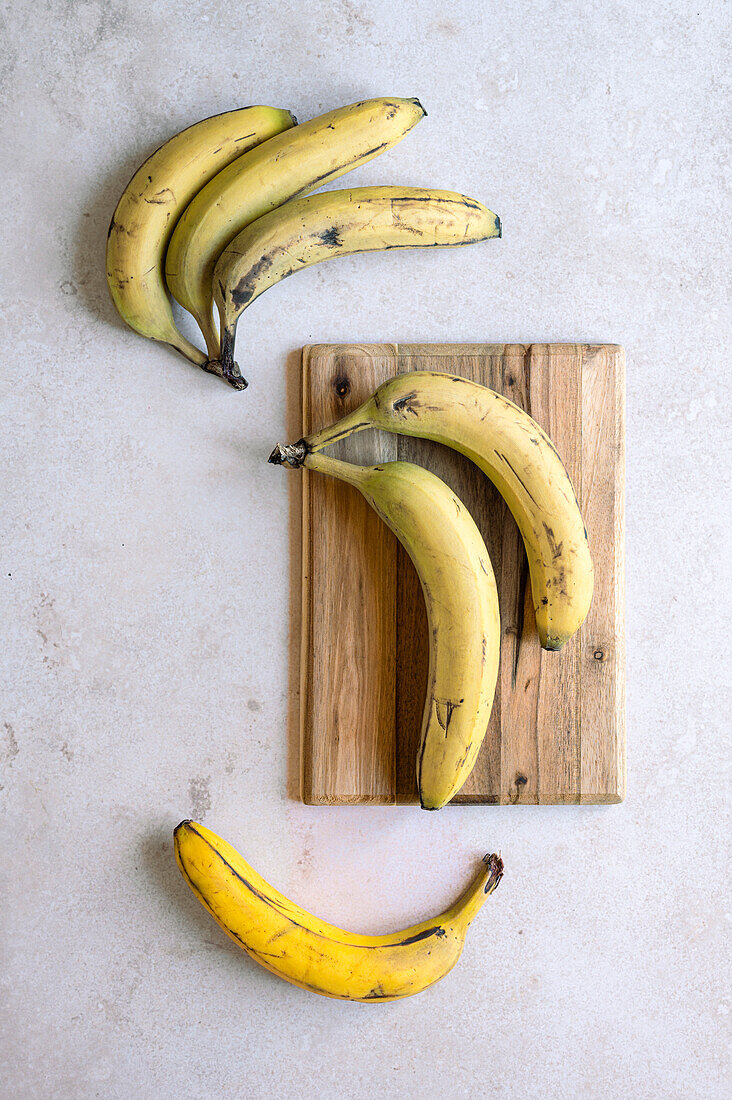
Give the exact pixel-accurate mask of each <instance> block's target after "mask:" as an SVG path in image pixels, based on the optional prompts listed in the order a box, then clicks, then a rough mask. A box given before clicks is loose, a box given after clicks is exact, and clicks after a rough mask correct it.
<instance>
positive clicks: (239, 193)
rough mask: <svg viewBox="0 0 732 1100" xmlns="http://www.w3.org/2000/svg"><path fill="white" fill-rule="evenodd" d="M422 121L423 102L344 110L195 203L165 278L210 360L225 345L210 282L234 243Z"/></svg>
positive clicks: (251, 159) (215, 183)
mask: <svg viewBox="0 0 732 1100" xmlns="http://www.w3.org/2000/svg"><path fill="white" fill-rule="evenodd" d="M424 114H425V111H424V108H423V107H422V104H421V103H420V102H419V100H418V99H397V98H393V97H391V98H382V99H368V100H365V101H364V102H363V103H352V104H350V105H349V106H347V107H340V108H338V110H335V111H329V112H328V113H327V114H325V115H320V116H319V117H318V118H314V119H311V120H310V121H309V122H303V123H301V125H299V126H297V127H296V128H295V129H294V130H291V131H289V132H288V133H286V134H280V135H279V137H277V138H276V139H275V140H273V141H269V142H267V144H266V146H262V147H261V148H259V149H256V150H253V151H252V152H251V153H247V155H246V156H245V157H242V158H240V159H239V160H237V161H235V162H234V163H233V164H230V165H229V167H228V168H226V169H225V170H224V171H223V172H221V173H220V174H219V175H218V176H217V177H216V179H215V180H212V181H211V183H209V184H208V185H207V186H206V187H204V188H203V189H202V190H201V191H200V192H199V193H198V194H197V195H196V197H195V198H194V199H193V201H192V202H191V203H190V205H189V207H188V209H187V210H186V211H185V213H184V214H183V217H182V218H181V219H180V221H179V223H178V225H177V226H176V228H175V231H174V233H173V236H172V239H171V241H170V247H169V248H168V255H167V258H166V261H165V277H166V279H167V283H168V287H169V289H170V292H171V294H172V295H173V297H174V298H175V299H176V301H178V302H180V304H181V305H182V306H185V308H186V309H187V310H189V312H191V313H192V314H193V316H194V317H195V318H196V320H197V321H198V323H199V325H200V327H201V330H202V332H203V334H204V336H205V339H206V345H207V347H208V350H209V355H210V357H211V358H212V359H214V358H215V357H216V356H217V355H218V354H219V337H218V333H217V332H216V326H215V324H214V321H213V298H212V289H211V287H212V282H211V281H212V277H213V270H214V266H215V264H216V261H217V259H218V258H219V256H220V255H221V253H222V251H223V250H224V248H225V247H226V245H227V244H228V243H229V241H230V240H231V239H232V238H233V237H235V236H236V234H237V233H239V232H240V231H241V230H242V229H243V228H244V226H246V225H249V223H250V222H252V221H254V220H255V218H260V217H261V216H262V215H263V214H266V213H268V212H269V211H270V210H273V209H275V207H278V206H281V205H282V203H284V202H287V200H288V199H292V198H294V197H295V196H297V195H303V194H306V193H307V192H309V191H314V190H315V188H316V187H320V186H321V185H322V184H325V183H328V182H329V181H330V180H334V179H336V177H337V176H341V175H343V173H344V172H348V171H349V170H350V169H351V168H356V167H358V165H360V164H365V163H366V161H368V160H371V159H372V157H375V156H378V154H379V153H383V152H384V151H385V150H386V149H389V148H391V146H392V145H396V143H397V142H398V141H401V139H402V138H403V137H405V135H406V134H407V133H408V132H409V131H410V130H411V129H412V127H413V126H415V125H416V123H417V122H419V120H420V119H421V118H422V117H423V116H424Z"/></svg>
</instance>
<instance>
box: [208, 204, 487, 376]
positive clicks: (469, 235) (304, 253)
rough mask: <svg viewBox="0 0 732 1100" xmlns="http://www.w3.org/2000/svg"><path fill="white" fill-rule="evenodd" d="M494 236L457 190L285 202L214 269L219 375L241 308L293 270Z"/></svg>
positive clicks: (229, 359) (481, 210) (226, 365)
mask: <svg viewBox="0 0 732 1100" xmlns="http://www.w3.org/2000/svg"><path fill="white" fill-rule="evenodd" d="M500 235H501V223H500V220H499V219H498V218H497V217H496V215H495V214H493V213H492V212H491V211H490V210H488V209H487V208H486V207H485V206H483V205H482V204H481V203H479V202H476V200H475V199H468V198H466V197H465V195H459V194H457V193H456V192H455V191H433V190H429V191H428V190H425V189H423V188H419V187H356V188H353V189H351V190H348V191H328V192H326V193H324V194H317V195H310V196H308V197H307V198H303V199H297V200H295V201H294V202H289V203H287V205H286V206H284V207H282V208H280V209H279V210H273V211H272V213H270V214H267V215H265V217H263V218H260V219H259V220H258V221H256V222H255V223H254V224H253V225H250V226H248V227H247V228H246V229H244V230H243V231H242V232H241V233H240V234H239V235H238V236H237V237H235V238H234V240H233V241H231V243H230V244H229V245H228V246H227V248H226V249H225V250H224V252H223V253H222V254H221V257H220V258H219V261H218V263H217V264H216V268H215V270H214V279H213V286H214V299H215V301H216V305H217V307H218V310H219V317H220V321H221V324H220V328H221V361H222V365H223V369H224V373H226V371H227V370H228V369H230V364H231V363H233V354H234V337H235V333H236V324H237V321H238V319H239V316H240V314H241V313H242V311H243V310H244V309H246V307H247V306H248V305H249V304H250V303H251V302H253V301H254V299H255V298H257V297H259V295H260V294H262V293H263V292H264V291H265V290H267V288H268V287H270V286H272V285H273V284H274V283H276V282H279V280H280V279H284V278H286V277H287V276H288V275H292V274H293V272H295V271H301V270H302V268H304V267H308V266H310V265H311V264H317V263H320V262H321V261H322V260H332V259H334V258H335V257H336V256H348V255H351V254H352V253H354V252H373V251H377V250H381V249H388V248H417V247H426V246H430V245H431V246H435V245H438V246H439V245H458V244H473V243H475V242H476V241H484V240H487V239H488V238H489V237H500Z"/></svg>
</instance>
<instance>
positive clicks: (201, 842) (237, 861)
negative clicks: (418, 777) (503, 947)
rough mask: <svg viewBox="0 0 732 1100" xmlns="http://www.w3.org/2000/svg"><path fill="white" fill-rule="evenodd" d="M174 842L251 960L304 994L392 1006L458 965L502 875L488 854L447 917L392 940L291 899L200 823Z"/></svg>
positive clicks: (192, 878)
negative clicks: (348, 927)
mask: <svg viewBox="0 0 732 1100" xmlns="http://www.w3.org/2000/svg"><path fill="white" fill-rule="evenodd" d="M173 836H174V838H175V856H176V860H177V861H178V866H179V868H180V870H181V872H182V874H183V877H184V878H185V880H186V882H187V883H188V885H189V886H190V888H191V890H192V891H193V893H194V894H195V895H196V897H197V898H198V900H199V901H200V902H201V903H202V904H203V905H204V906H205V908H206V909H208V911H209V913H210V914H211V916H212V917H213V918H214V920H216V921H217V922H218V923H219V924H220V925H221V927H222V928H223V930H224V932H226V934H227V935H228V936H230V937H231V939H233V940H235V942H236V943H238V944H240V945H241V946H242V947H243V948H244V950H245V951H246V953H247V954H248V955H249V956H250V957H251V958H252V959H255V960H256V962H258V963H261V965H262V966H264V967H265V968H266V969H267V970H269V971H270V972H271V973H272V974H277V975H278V976H279V977H280V978H284V979H285V981H287V982H291V983H292V984H293V985H297V986H299V987H300V988H301V989H308V990H311V991H312V992H313V993H320V994H322V996H324V997H337V998H340V999H341V1000H349V1001H394V1000H397V999H398V998H400V997H410V996H411V995H412V994H413V993H419V992H421V990H423V989H426V988H427V987H428V986H430V985H432V984H433V983H434V982H437V981H439V980H440V978H444V976H445V975H446V974H447V973H448V971H450V970H452V968H453V966H454V965H455V963H456V962H457V961H458V959H459V958H460V953H461V952H462V949H463V942H464V939H465V933H466V931H467V928H468V925H469V924H470V922H471V921H472V919H473V917H474V916H475V914H476V913H477V912H478V910H479V909H480V908H481V906H482V905H483V902H484V901H485V899H486V897H487V896H488V895H489V894H491V893H493V891H494V890H495V888H496V886H497V885H498V883H499V882H500V881H501V877H502V875H503V863H502V861H501V859H500V857H499V856H496V855H490V856H485V857H484V861H483V863H484V866H482V867H481V869H480V871H479V873H478V874H477V875H476V877H475V879H474V880H473V882H472V883H471V885H470V886H469V887H468V889H467V890H466V891H465V893H464V894H463V896H462V897H461V898H460V899H459V901H457V902H456V903H455V905H453V906H452V907H451V908H450V909H448V910H446V912H444V913H441V914H440V915H439V916H438V917H433V918H432V919H430V920H426V921H423V922H422V923H421V924H416V925H414V926H413V927H412V928H406V929H404V930H403V931H401V932H395V933H393V934H392V935H390V936H357V935H354V934H352V933H351V932H344V931H343V929H341V928H336V927H334V925H332V924H326V923H325V921H322V920H319V919H318V918H317V917H315V916H313V914H312V913H308V912H307V911H306V910H305V909H302V908H301V907H300V906H299V905H295V904H294V903H293V902H291V901H288V899H287V898H285V897H283V895H282V894H280V893H279V891H278V890H275V889H274V888H273V887H272V886H270V885H269V883H268V882H265V880H264V879H263V878H262V876H261V875H258V874H257V872H256V871H255V870H254V868H253V867H250V866H249V864H248V863H246V862H245V861H244V860H243V859H242V857H241V856H240V855H239V853H238V852H237V851H236V850H235V849H234V848H232V847H231V845H230V844H227V843H226V841H225V840H222V839H221V838H220V837H218V836H216V834H215V833H212V832H211V830H210V829H206V828H205V827H204V826H203V825H198V824H196V823H195V822H193V821H182V822H181V823H180V825H179V826H178V827H177V829H176V830H175V832H174V834H173Z"/></svg>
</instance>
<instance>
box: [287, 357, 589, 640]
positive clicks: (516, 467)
mask: <svg viewBox="0 0 732 1100" xmlns="http://www.w3.org/2000/svg"><path fill="white" fill-rule="evenodd" d="M363 428H382V429H383V430H384V431H387V432H397V433H399V434H401V435H413V436H421V437H422V438H423V439H434V440H437V442H438V443H444V444H446V446H448V447H452V448H453V449H454V450H456V451H460V452H461V454H464V455H467V457H468V458H470V459H472V461H473V462H475V463H476V465H477V466H479V467H480V468H481V470H483V472H484V473H485V474H487V475H488V477H489V478H490V479H491V481H492V482H493V483H494V485H495V486H496V488H497V489H498V491H499V492H500V493H501V495H502V496H503V497H504V499H505V501H506V503H507V504H508V507H509V508H510V509H511V512H512V514H513V517H514V519H515V520H516V523H517V524H518V527H519V530H520V531H521V535H522V537H523V540H524V545H525V547H526V553H527V556H528V560H529V572H530V576H531V592H532V597H533V603H534V611H535V614H536V626H537V630H538V632H539V638H540V640H541V644H542V646H543V647H544V649H561V647H562V646H563V645H564V643H565V642H566V641H567V640H568V639H569V638H571V637H572V635H573V634H574V633H575V631H576V630H578V629H579V627H580V626H581V625H582V623H583V622H584V620H585V617H586V615H587V612H588V610H589V607H590V602H591V600H592V589H593V583H594V572H593V567H592V558H591V557H590V549H589V546H588V543H587V531H586V530H585V525H584V523H583V521H582V515H581V513H580V508H579V504H578V502H577V497H576V496H575V492H574V489H573V488H572V483H571V481H570V479H569V475H568V473H567V471H566V470H565V468H564V465H563V463H562V460H561V459H560V457H559V455H558V454H557V451H556V448H555V447H554V444H553V443H552V441H551V440H550V439H549V437H548V436H547V435H546V433H545V432H543V431H542V429H541V428H540V427H539V425H538V424H537V423H536V421H535V420H532V418H531V417H530V416H529V414H528V413H526V412H524V410H523V409H520V408H519V407H518V405H515V404H514V403H513V402H512V401H509V400H508V398H506V397H503V396H502V395H501V394H499V393H495V392H494V391H493V390H490V389H488V388H487V387H486V386H481V385H479V384H478V383H477V382H471V381H470V380H469V379H467V378H459V377H456V376H453V375H451V374H443V373H441V372H439V371H411V372H407V373H405V374H399V375H397V376H396V377H395V378H392V379H389V381H387V382H384V383H383V384H382V385H381V386H379V388H378V390H377V391H376V393H375V394H374V395H373V397H371V398H370V399H369V400H368V401H366V402H364V404H363V405H361V406H360V407H359V408H357V409H355V410H354V411H353V412H352V413H349V414H348V416H344V417H343V418H342V419H341V420H339V421H337V423H335V424H332V425H331V426H330V427H328V428H324V429H323V430H322V431H320V432H316V433H315V434H314V435H310V436H308V437H307V438H306V439H303V440H301V441H300V443H298V444H293V445H291V446H289V447H287V446H286V447H283V448H281V453H282V457H283V460H284V461H289V462H290V463H291V464H292V465H299V464H301V463H302V461H303V458H304V456H305V455H311V454H314V453H315V452H317V451H320V450H321V449H322V448H323V447H327V446H328V445H329V444H330V443H333V442H335V440H337V439H342V438H343V437H344V436H347V435H350V434H351V432H356V431H361V430H362V429H363ZM306 465H307V462H306Z"/></svg>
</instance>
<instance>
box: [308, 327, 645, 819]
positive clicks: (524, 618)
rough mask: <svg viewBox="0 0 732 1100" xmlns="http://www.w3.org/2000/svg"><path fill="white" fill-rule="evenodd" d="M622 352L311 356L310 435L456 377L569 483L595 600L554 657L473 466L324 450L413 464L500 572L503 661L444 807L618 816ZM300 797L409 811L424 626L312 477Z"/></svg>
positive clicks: (371, 521) (330, 490) (401, 588)
mask: <svg viewBox="0 0 732 1100" xmlns="http://www.w3.org/2000/svg"><path fill="white" fill-rule="evenodd" d="M624 362H625V359H624V353H623V349H622V348H620V347H617V346H614V345H610V344H601V345H585V344H532V345H524V344H498V345H496V344H437V345H429V344H425V345H415V344H408V345H396V344H385V345H381V344H379V345H342V346H340V345H316V346H313V347H306V348H304V349H303V357H302V371H303V387H302V395H303V398H302V400H303V434H307V433H308V432H310V431H313V430H315V429H317V428H319V427H322V426H323V425H325V424H328V423H331V422H332V421H333V420H337V419H338V418H339V417H341V416H343V415H344V414H345V413H347V412H349V411H350V410H351V409H353V408H354V407H355V406H356V405H358V404H360V403H361V401H363V400H365V399H366V398H367V397H369V396H370V395H371V393H373V391H374V390H375V389H376V387H377V386H378V385H379V384H380V383H381V382H383V381H384V380H385V379H387V378H390V377H392V376H393V375H395V374H397V373H401V372H404V371H411V370H438V371H448V372H450V373H452V374H460V375H463V376H464V377H466V378H471V379H473V380H475V381H476V382H480V383H482V384H483V385H486V386H490V387H491V388H492V389H494V390H498V391H499V392H501V393H503V394H505V395H506V396H508V397H510V398H511V400H513V401H515V402H516V403H517V404H519V405H521V406H522V407H523V408H524V409H526V410H527V411H528V412H530V413H531V415H532V416H533V417H534V419H536V420H538V422H539V423H540V424H541V426H542V427H543V428H544V429H545V430H546V431H547V432H548V434H549V435H550V436H551V438H552V440H553V441H554V443H555V445H556V447H557V449H558V451H559V453H560V455H561V456H562V458H563V460H564V463H565V465H566V466H567V469H568V471H569V474H570V477H571V478H572V481H573V483H574V487H575V490H576V492H577V496H578V498H579V502H580V506H581V508H582V512H583V515H584V518H585V522H586V525H587V529H588V533H589V541H590V550H591V552H592V556H593V559H594V564H595V591H594V597H593V601H592V606H591V608H590V613H589V615H588V618H587V620H586V622H585V623H584V625H583V626H582V628H581V630H580V631H579V632H578V634H577V635H575V637H574V638H573V639H572V640H571V641H570V642H568V643H567V645H566V646H565V647H564V649H563V650H562V651H561V652H559V653H548V652H545V651H544V650H542V649H541V648H540V646H539V642H538V639H537V636H536V630H535V624H534V613H533V606H532V603H531V593H530V586H529V583H528V566H527V562H526V555H525V551H524V548H523V543H522V541H521V537H520V535H519V532H518V528H517V527H516V524H515V522H514V520H513V517H512V516H511V514H510V512H509V511H508V509H507V507H506V505H505V504H504V502H503V500H502V499H501V497H500V495H499V494H498V492H497V490H496V489H494V487H493V485H492V484H491V482H490V481H489V480H488V479H487V478H486V477H485V475H484V474H483V473H481V471H480V470H478V468H477V467H476V466H474V465H473V464H472V463H471V462H470V461H469V460H468V459H466V458H464V457H463V456H462V455H459V454H457V453H456V452H455V451H452V450H450V449H449V448H447V447H443V446H440V445H439V444H437V443H432V442H429V441H427V440H421V439H410V438H406V437H400V436H395V435H389V434H387V433H382V432H377V431H364V432H360V433H358V434H357V435H355V436H351V437H350V438H348V439H346V440H344V441H342V442H340V443H338V444H336V445H334V446H333V447H332V448H330V453H331V454H333V455H335V456H337V457H339V458H344V459H348V460H350V461H353V462H359V463H376V462H383V461H388V460H392V459H397V458H398V459H406V460H408V461H412V462H419V463H421V464H423V465H424V466H427V467H428V468H429V469H431V470H432V471H433V472H434V473H436V474H438V475H439V476H440V477H441V478H443V479H444V480H445V481H446V482H448V484H449V485H450V486H451V487H452V488H453V490H454V491H455V492H456V493H457V495H458V496H459V497H460V498H461V499H462V500H463V501H464V502H465V504H466V505H467V506H468V508H469V509H470V511H471V512H472V514H473V516H474V518H475V520H476V522H477V524H478V527H479V528H480V529H481V532H482V534H483V537H484V539H485V541H486V545H487V547H488V550H489V552H490V555H491V559H492V561H493V567H494V570H495V573H496V580H497V582H498V593H499V602H500V611H501V633H502V641H501V661H500V671H499V677H498V688H497V691H496V697H495V703H494V706H493V712H492V715H491V719H490V724H489V727H488V731H487V734H486V738H485V741H484V743H483V746H482V749H481V751H480V754H479V756H478V761H477V763H476V766H475V768H474V770H473V772H472V773H471V775H470V777H469V778H468V780H467V782H466V784H465V786H464V787H463V788H462V790H461V792H460V793H459V794H458V795H457V796H456V798H455V799H454V802H453V803H452V804H454V803H472V804H475V803H494V804H496V803H498V804H501V805H516V804H521V803H524V804H525V803H544V804H547V803H590V802H604V803H609V802H620V801H622V799H623V798H624V795H625V718H624V712H625V685H624V636H623V628H624V621H623V522H624V514H623V512H624V493H623V488H624ZM304 478H305V481H304V487H303V539H302V547H303V551H302V552H303V562H302V566H303V586H302V592H303V622H302V644H301V665H300V667H301V696H300V699H301V704H300V705H301V795H302V800H303V801H304V802H306V803H309V804H313V805H354V804H378V805H383V804H389V803H404V802H406V803H410V802H416V801H417V800H418V799H417V791H416V783H415V761H416V757H417V747H418V743H419V736H420V727H421V720H422V708H423V705H424V699H425V691H426V683H427V663H428V634H427V620H426V614H425V608H424V601H423V598H422V593H421V589H420V586H419V581H418V579H417V575H416V573H415V571H414V568H413V566H412V563H411V561H410V560H409V558H408V556H407V554H406V553H405V552H404V550H403V549H402V547H401V546H400V545H399V543H398V542H397V540H396V538H395V537H394V536H393V535H392V533H391V532H390V531H389V530H388V528H387V527H386V525H385V524H384V523H383V522H382V521H381V520H380V519H379V518H378V517H377V516H376V514H375V513H374V512H373V511H372V509H371V508H370V507H369V506H368V505H367V504H366V502H365V501H364V499H363V498H362V497H361V495H360V494H359V493H358V492H357V490H356V489H354V488H352V487H351V486H348V485H344V484H342V483H341V482H339V481H336V480H334V479H332V478H328V477H324V476H323V475H318V474H311V473H308V472H307V471H304Z"/></svg>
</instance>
